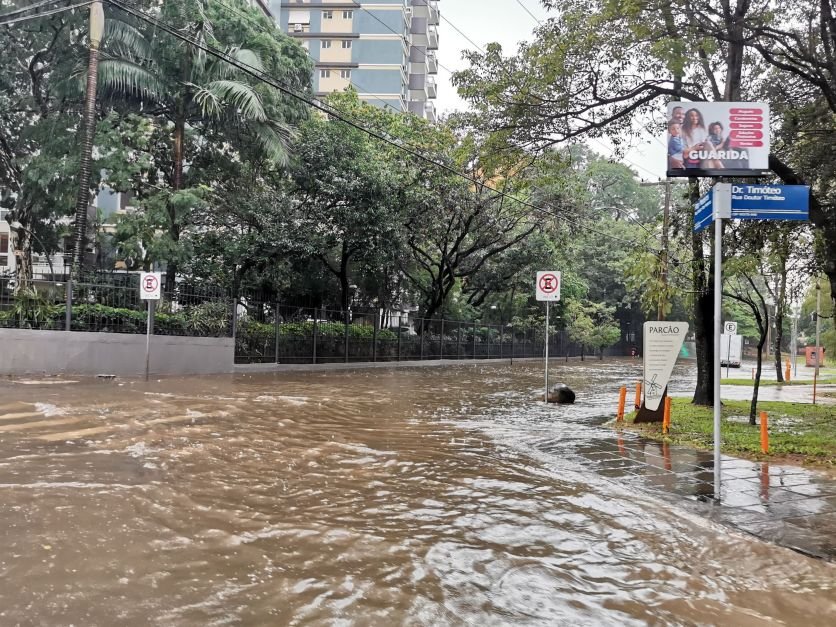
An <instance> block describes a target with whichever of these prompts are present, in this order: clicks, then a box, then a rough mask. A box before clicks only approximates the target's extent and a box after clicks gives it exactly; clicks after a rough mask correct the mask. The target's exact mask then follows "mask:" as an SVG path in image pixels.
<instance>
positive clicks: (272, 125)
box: [248, 120, 293, 166]
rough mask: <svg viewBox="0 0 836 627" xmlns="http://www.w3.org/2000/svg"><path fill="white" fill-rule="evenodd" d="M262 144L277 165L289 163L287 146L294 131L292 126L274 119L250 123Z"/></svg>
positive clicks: (268, 156)
mask: <svg viewBox="0 0 836 627" xmlns="http://www.w3.org/2000/svg"><path fill="white" fill-rule="evenodd" d="M248 126H249V128H250V129H251V130H252V132H253V134H254V135H255V137H256V140H257V141H258V143H259V144H260V145H261V148H262V149H263V150H264V152H265V153H266V154H267V158H268V159H270V161H272V162H273V163H275V164H276V165H280V166H283V165H287V162H288V151H287V146H288V143H289V140H290V138H291V137H292V136H293V132H292V131H291V129H290V127H289V126H287V125H285V124H280V123H278V122H274V121H272V120H269V121H266V122H253V123H251V124H249V125H248Z"/></svg>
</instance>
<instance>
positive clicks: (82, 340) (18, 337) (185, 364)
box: [0, 329, 234, 375]
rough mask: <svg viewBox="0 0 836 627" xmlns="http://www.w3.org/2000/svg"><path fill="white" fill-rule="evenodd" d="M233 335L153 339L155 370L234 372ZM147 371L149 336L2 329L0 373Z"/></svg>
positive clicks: (169, 372)
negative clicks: (147, 339)
mask: <svg viewBox="0 0 836 627" xmlns="http://www.w3.org/2000/svg"><path fill="white" fill-rule="evenodd" d="M233 356H234V343H233V340H232V338H217V337H176V336H171V335H155V336H152V337H151V363H150V370H151V373H152V374H157V375H179V374H221V373H226V372H233V370H234V365H233ZM22 374H116V375H143V374H145V336H144V335H130V334H125V333H84V332H76V331H73V332H66V331H31V330H24V329H0V375H22Z"/></svg>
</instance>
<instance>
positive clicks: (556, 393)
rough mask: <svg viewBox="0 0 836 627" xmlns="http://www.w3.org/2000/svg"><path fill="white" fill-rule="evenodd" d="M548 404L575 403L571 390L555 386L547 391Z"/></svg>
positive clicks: (561, 385) (562, 386)
mask: <svg viewBox="0 0 836 627" xmlns="http://www.w3.org/2000/svg"><path fill="white" fill-rule="evenodd" d="M547 400H548V402H549V403H561V404H569V405H571V404H572V403H574V402H575V393H574V392H573V391H572V389H571V388H570V387H569V386H567V385H563V384H560V385H556V386H555V387H553V388H552V389H551V390H549V397H548V399H547Z"/></svg>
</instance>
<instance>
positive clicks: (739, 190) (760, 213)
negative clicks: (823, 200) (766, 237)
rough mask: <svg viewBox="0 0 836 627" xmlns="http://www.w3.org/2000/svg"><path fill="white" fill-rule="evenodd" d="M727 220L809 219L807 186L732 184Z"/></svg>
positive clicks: (808, 190)
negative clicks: (729, 218)
mask: <svg viewBox="0 0 836 627" xmlns="http://www.w3.org/2000/svg"><path fill="white" fill-rule="evenodd" d="M731 203H732V204H731V209H732V212H731V217H732V218H735V219H737V220H809V219H810V187H809V186H808V185H732V190H731Z"/></svg>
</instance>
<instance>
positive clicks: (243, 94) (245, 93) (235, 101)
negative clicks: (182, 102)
mask: <svg viewBox="0 0 836 627" xmlns="http://www.w3.org/2000/svg"><path fill="white" fill-rule="evenodd" d="M203 89H205V90H207V91H209V92H211V93H212V94H213V95H214V96H215V97H216V98H217V99H218V100H219V101H220V102H222V103H224V104H226V105H229V106H231V107H234V108H235V111H236V113H237V114H238V115H239V116H241V117H242V118H244V119H245V120H248V121H256V122H263V121H265V120H266V119H267V114H266V113H265V111H264V105H263V104H262V102H261V97H260V96H259V95H258V92H256V91H255V89H253V88H252V87H250V86H249V85H247V84H246V83H241V82H238V81H231V80H219V81H212V82H210V83H207V84H206V85H204V86H203ZM204 113H205V111H204Z"/></svg>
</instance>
